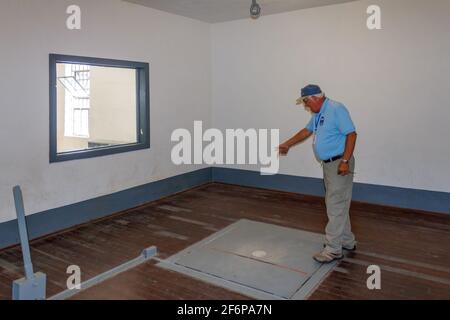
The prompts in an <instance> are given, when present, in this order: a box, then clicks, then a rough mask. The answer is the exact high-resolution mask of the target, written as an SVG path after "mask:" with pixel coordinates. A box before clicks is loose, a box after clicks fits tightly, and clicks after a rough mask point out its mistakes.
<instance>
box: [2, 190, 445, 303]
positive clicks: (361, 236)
mask: <svg viewBox="0 0 450 320" xmlns="http://www.w3.org/2000/svg"><path fill="white" fill-rule="evenodd" d="M351 215H352V223H353V229H354V232H355V233H356V236H357V238H358V241H359V246H358V251H357V252H356V253H352V254H350V255H349V256H348V257H347V258H345V259H344V260H343V261H342V262H341V263H340V265H339V267H338V268H336V270H335V271H333V272H332V273H331V274H330V275H329V277H328V278H327V279H325V281H324V282H323V283H322V284H321V286H320V287H319V288H318V289H317V290H316V291H315V292H314V293H313V294H312V296H311V297H310V298H311V299H450V216H446V215H438V214H432V213H423V212H417V211H412V210H405V209H395V208H388V207H383V206H376V205H368V204H361V203H353V204H352V209H351ZM242 218H246V219H251V220H255V221H261V222H265V223H272V224H275V225H280V226H286V227H291V228H297V229H303V230H307V231H312V232H318V233H323V231H324V228H325V225H326V222H327V218H326V213H325V205H324V201H323V199H321V198H317V197H312V196H303V195H295V194H289V193H283V192H275V191H268V190H260V189H253V188H244V187H238V186H231V185H223V184H209V185H205V186H202V187H199V188H197V189H193V190H189V191H187V192H184V193H180V194H177V195H174V196H172V197H169V198H165V199H162V200H159V201H156V202H152V203H150V204H148V205H145V206H142V207H140V208H136V209H133V210H130V211H127V212H123V213H120V214H118V215H114V216H112V217H109V218H107V219H103V220H100V221H96V222H93V223H89V224H86V225H83V226H80V227H77V228H74V229H71V230H68V231H66V232H63V233H60V234H56V235H52V236H49V237H46V238H43V239H39V240H36V241H33V242H32V244H31V251H32V257H33V262H34V265H35V270H36V271H42V272H44V273H46V274H47V277H48V283H47V287H48V295H49V296H51V295H54V294H56V293H58V292H60V291H63V290H64V289H66V288H65V285H66V280H67V277H68V275H67V274H66V269H67V267H68V266H69V265H74V264H75V265H78V266H80V268H81V270H82V277H83V280H87V279H89V278H91V277H93V276H95V275H98V274H100V273H102V272H105V271H107V270H109V269H111V268H113V267H115V266H117V265H119V264H122V263H124V262H126V261H128V260H130V259H132V258H135V257H137V256H138V255H139V254H140V253H141V251H142V249H143V248H146V247H149V246H152V245H155V246H157V247H158V251H159V255H158V256H159V257H160V258H163V259H164V258H167V257H169V256H171V255H173V254H175V253H177V252H179V251H180V250H182V249H184V248H186V247H188V246H190V245H192V244H194V243H196V242H198V241H199V240H201V239H203V238H205V237H207V236H209V235H211V234H212V233H215V232H217V231H218V230H221V229H222V228H224V227H226V226H228V225H229V224H231V223H233V222H235V221H237V220H239V219H242ZM21 261H22V259H21V251H20V248H19V247H14V248H9V249H7V250H3V251H0V299H10V297H11V283H12V281H13V280H15V279H18V278H21V277H22V276H23V268H22V262H21ZM372 264H375V265H379V266H380V267H381V270H382V274H381V281H382V282H381V285H382V289H381V290H375V291H370V290H368V289H367V286H366V280H367V277H368V276H369V275H367V274H366V270H367V266H369V265H372ZM75 298H76V299H247V298H246V297H244V296H242V295H239V294H236V293H233V292H230V291H227V290H225V289H222V288H219V287H215V286H212V285H209V284H206V283H203V282H201V281H197V280H194V279H191V278H189V277H186V276H183V275H180V274H177V273H174V272H170V271H166V270H163V269H161V268H158V267H157V266H155V265H154V263H153V262H149V263H146V264H143V265H140V266H138V267H136V268H134V269H132V270H129V271H127V272H125V273H123V274H120V275H118V276H116V277H115V278H112V279H110V280H108V281H105V282H103V283H101V284H100V285H98V286H96V287H94V288H91V289H88V290H86V291H84V292H82V293H80V294H79V295H77V296H76V297H75Z"/></svg>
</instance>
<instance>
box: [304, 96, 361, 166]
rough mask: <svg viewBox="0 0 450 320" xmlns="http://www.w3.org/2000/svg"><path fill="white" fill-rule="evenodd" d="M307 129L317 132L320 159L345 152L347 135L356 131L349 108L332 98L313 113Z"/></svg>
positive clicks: (315, 146) (317, 148)
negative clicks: (318, 110)
mask: <svg viewBox="0 0 450 320" xmlns="http://www.w3.org/2000/svg"><path fill="white" fill-rule="evenodd" d="M306 129H308V131H310V132H313V133H314V134H315V137H314V151H315V153H316V155H317V157H318V158H319V159H320V160H328V159H330V158H332V157H335V156H339V155H342V154H344V150H345V142H346V139H347V135H348V134H350V133H352V132H355V131H356V129H355V126H354V124H353V121H352V118H351V117H350V113H349V112H348V110H347V108H346V107H345V106H344V105H343V104H342V103H339V102H336V101H333V100H330V99H326V100H325V101H324V103H323V105H322V108H321V109H320V112H319V113H314V114H313V115H312V117H311V120H310V121H309V123H308V125H307V126H306Z"/></svg>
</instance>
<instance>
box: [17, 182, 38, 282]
mask: <svg viewBox="0 0 450 320" xmlns="http://www.w3.org/2000/svg"><path fill="white" fill-rule="evenodd" d="M13 193H14V203H15V205H16V212H17V222H18V224H19V235H20V244H21V246H22V255H23V262H24V268H25V276H26V277H27V279H32V278H33V274H34V272H33V264H32V262H31V254H30V246H29V244H28V231H27V222H26V220H25V210H24V207H23V197H22V190H20V187H19V186H16V187H14V189H13Z"/></svg>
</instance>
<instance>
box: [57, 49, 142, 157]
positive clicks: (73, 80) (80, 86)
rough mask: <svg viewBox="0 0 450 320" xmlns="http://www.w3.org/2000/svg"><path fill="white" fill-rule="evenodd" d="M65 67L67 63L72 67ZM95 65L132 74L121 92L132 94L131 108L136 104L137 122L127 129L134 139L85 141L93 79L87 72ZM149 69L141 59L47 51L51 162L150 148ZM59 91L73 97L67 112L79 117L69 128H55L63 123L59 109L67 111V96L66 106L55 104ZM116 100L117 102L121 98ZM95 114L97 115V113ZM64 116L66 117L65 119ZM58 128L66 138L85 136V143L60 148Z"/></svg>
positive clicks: (104, 92)
mask: <svg viewBox="0 0 450 320" xmlns="http://www.w3.org/2000/svg"><path fill="white" fill-rule="evenodd" d="M67 67H69V69H70V70H71V71H70V70H69V69H68V68H67ZM61 68H63V69H61ZM64 68H65V69H64ZM96 68H97V69H105V70H106V69H108V70H110V71H112V72H121V71H122V72H128V71H129V73H127V74H128V75H132V76H131V79H132V81H130V82H133V84H132V86H130V87H127V88H126V89H124V90H128V92H124V94H125V95H127V96H128V97H132V100H133V105H132V106H131V108H132V109H134V107H133V106H134V104H135V106H136V113H135V119H136V123H135V124H134V123H132V124H131V126H130V128H131V129H128V131H130V130H131V131H132V136H133V139H129V140H127V141H125V142H120V143H119V142H117V143H114V142H105V141H104V140H98V141H97V140H94V141H88V139H87V138H88V136H89V134H88V132H89V124H88V123H87V121H88V119H89V108H90V100H89V99H90V98H89V92H90V86H91V85H90V83H91V82H92V81H93V79H92V80H91V79H90V78H89V73H90V72H91V70H93V69H96ZM117 68H119V69H117ZM124 69H129V70H124ZM61 70H65V71H62V72H63V76H61V74H60V73H59V72H61ZM67 70H69V71H67ZM149 73H150V67H149V64H148V63H144V62H134V61H123V60H113V59H101V58H90V57H78V56H69V55H59V54H50V162H51V163H53V162H61V161H69V160H77V159H85V158H93V157H100V156H106V155H111V154H117V153H123V152H130V151H135V150H141V149H148V148H150V83H149V82H150V80H149V79H150V75H149ZM134 74H135V76H134ZM128 78H130V77H128ZM58 88H60V89H58ZM61 88H62V89H61ZM114 88H117V87H114ZM130 88H133V92H130ZM60 90H63V91H60ZM98 91H100V90H98ZM116 91H117V90H109V91H108V90H105V89H104V88H103V90H102V94H103V95H108V92H109V93H110V95H114V94H118V93H117V92H116ZM119 91H120V90H119ZM58 92H59V93H61V92H64V93H63V95H64V96H65V98H67V97H68V96H70V97H71V99H72V101H75V102H77V103H74V106H75V107H73V106H72V107H71V108H72V109H69V110H70V111H71V112H73V114H70V116H73V117H75V118H77V119H78V120H79V121H77V122H76V123H75V125H73V124H72V127H71V128H70V130H68V129H67V128H58V125H59V126H62V123H63V122H62V120H61V115H58V110H59V111H60V112H62V111H61V110H64V111H65V115H64V116H67V114H66V113H67V110H68V109H67V99H66V100H65V102H66V103H65V108H66V109H61V106H58V101H61V99H62V98H61V97H58ZM97 96H98V95H97ZM109 98H110V100H111V98H112V99H114V97H109ZM134 98H135V99H134ZM78 102H82V103H78ZM60 103H61V102H60ZM117 103H119V104H120V102H117ZM104 104H107V103H104ZM97 105H98V103H97ZM104 107H106V108H108V107H109V106H107V105H105V106H104ZM111 109H112V108H111ZM128 110H129V108H128ZM121 112H122V115H123V112H124V111H123V110H122V111H121ZM130 116H131V122H134V110H133V112H130V114H129V116H128V117H127V119H130ZM97 118H99V117H98V115H97ZM58 119H59V122H58ZM67 119H69V121H68V122H67ZM71 120H73V119H70V118H66V122H65V124H67V123H69V124H71V122H70V121H71ZM108 121H110V120H105V121H104V122H105V123H110V122H108ZM100 122H101V121H100ZM112 123H113V124H112V127H111V128H109V129H108V130H109V131H110V132H114V130H115V128H114V121H113V122H112ZM116 123H117V122H116ZM103 125H104V124H103ZM64 130H65V131H64ZM134 130H135V132H134ZM117 131H120V130H117ZM61 132H65V135H66V136H67V137H68V138H72V139H84V140H83V143H84V144H85V147H82V148H78V149H77V148H72V150H69V149H68V150H64V148H63V149H61V148H60V145H61V141H58V139H59V138H60V139H61ZM58 133H59V135H58ZM134 133H135V134H134ZM61 140H63V139H61ZM58 142H59V143H58Z"/></svg>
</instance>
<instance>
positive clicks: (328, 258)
mask: <svg viewBox="0 0 450 320" xmlns="http://www.w3.org/2000/svg"><path fill="white" fill-rule="evenodd" d="M313 258H314V260H316V261H317V262H320V263H330V262H333V261H335V260H340V259H342V258H344V256H343V255H342V253H341V254H337V253H332V252H328V251H326V250H323V251H322V252H320V253H317V254H316V255H314V257H313Z"/></svg>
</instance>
